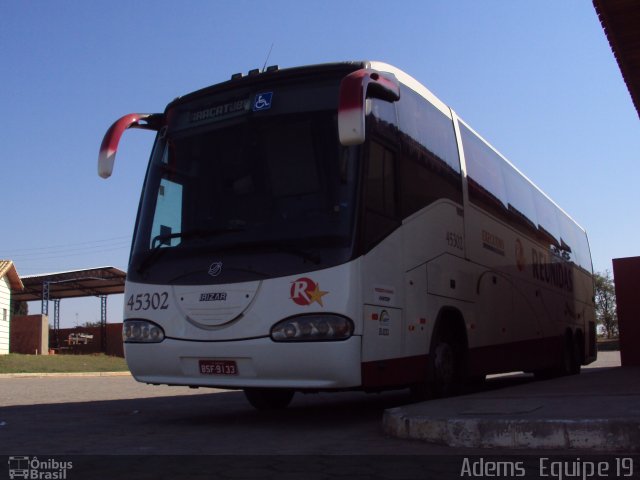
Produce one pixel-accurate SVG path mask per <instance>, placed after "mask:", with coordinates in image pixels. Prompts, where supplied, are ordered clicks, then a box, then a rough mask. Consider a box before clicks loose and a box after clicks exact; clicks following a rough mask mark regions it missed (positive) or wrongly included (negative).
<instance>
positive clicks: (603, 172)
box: [0, 0, 640, 326]
mask: <svg viewBox="0 0 640 480" xmlns="http://www.w3.org/2000/svg"><path fill="white" fill-rule="evenodd" d="M272 44H273V51H272V53H271V57H270V59H269V64H278V65H280V66H281V67H291V66H296V65H304V64H313V63H322V62H329V61H337V60H360V59H375V60H382V61H386V62H388V63H392V64H394V65H396V66H398V67H400V68H402V69H403V70H405V71H407V72H408V73H410V74H411V75H413V76H414V77H415V78H417V79H418V80H420V81H421V82H422V83H423V84H425V85H426V86H427V87H428V88H429V89H431V90H432V91H433V92H434V93H435V94H436V95H437V96H438V97H439V98H440V99H441V100H443V101H444V102H445V103H447V104H448V105H450V106H452V107H453V108H454V109H455V110H456V111H457V113H458V114H459V115H460V116H461V117H462V118H464V119H465V120H466V121H467V122H468V123H470V124H471V125H472V126H473V127H474V128H475V129H476V130H477V131H478V132H480V133H481V134H482V135H483V136H484V137H485V138H487V139H488V140H489V141H490V142H491V143H492V144H493V145H494V146H495V147H496V148H497V149H498V150H500V151H501V152H502V153H503V154H504V155H505V156H507V157H508V158H509V159H510V160H511V161H512V162H513V163H515V164H516V165H517V166H518V167H519V168H520V169H521V170H522V171H523V172H524V173H525V174H527V175H528V176H529V177H530V178H531V179H532V180H533V181H534V182H535V183H537V184H538V185H539V186H540V187H541V188H542V189H543V190H544V191H546V192H547V193H548V194H549V195H550V196H551V197H552V198H553V199H554V200H555V201H556V202H557V203H558V204H559V205H560V206H562V207H563V208H564V209H565V210H566V211H567V212H568V213H569V214H571V215H572V216H573V217H574V218H575V219H576V220H577V221H578V222H579V223H580V224H581V225H583V226H584V227H585V228H586V229H587V231H588V233H589V235H590V242H591V249H592V255H593V262H594V267H595V269H596V270H598V271H602V270H605V269H610V268H611V259H612V258H616V257H624V256H635V255H640V243H639V242H638V238H639V236H640V235H639V233H640V220H638V218H639V216H638V211H637V207H638V204H639V203H640V188H639V186H638V182H637V179H638V176H639V175H638V173H639V170H640V120H639V119H638V115H637V113H636V111H635V110H634V108H633V105H632V103H631V99H630V97H629V94H628V91H627V89H626V86H625V85H624V82H623V81H622V77H621V75H620V72H619V69H618V66H617V64H616V63H615V60H614V57H613V55H612V53H611V50H610V48H609V45H608V43H607V41H606V38H605V36H604V33H603V31H602V28H601V26H600V23H599V22H598V19H597V16H596V14H595V11H594V9H593V6H592V4H591V2H590V1H588V0H580V1H578V0H563V1H557V0H536V1H529V2H513V1H507V0H501V1H498V0H484V1H478V0H465V1H456V0H452V1H446V2H445V1H440V0H416V1H402V0H399V1H398V2H388V1H377V0H368V1H354V0H316V1H308V0H305V1H300V0H293V1H279V0H270V1H268V2H267V1H263V2H258V1H241V0H233V1H181V2H174V1H171V2H170V1H136V2H130V1H113V2H80V1H76V2H71V1H56V2H50V1H9V0H0V68H1V71H2V76H1V78H2V80H1V82H0V85H1V86H2V88H0V109H1V110H0V111H1V115H0V145H1V146H2V160H1V166H2V167H1V168H2V169H1V170H0V172H1V173H0V179H1V181H0V205H2V217H1V218H2V223H1V224H0V225H1V226H2V235H0V258H9V259H13V260H14V261H15V263H16V266H17V269H18V272H19V273H20V274H21V275H29V274H36V273H45V272H53V271H63V270H71V269H76V268H85V267H93V266H102V265H114V266H117V267H120V268H122V269H126V263H127V257H128V250H129V238H130V236H131V232H132V227H133V222H134V217H135V212H136V207H137V202H138V198H139V192H140V187H141V184H142V180H143V175H144V171H145V167H146V162H147V159H148V151H149V149H150V146H151V143H152V139H153V135H152V134H151V133H150V132H144V131H130V132H127V134H126V135H125V137H124V139H123V142H122V143H121V149H120V152H119V156H118V158H117V161H116V167H115V171H114V175H113V177H112V178H111V179H109V180H108V181H104V180H102V179H100V178H99V177H98V176H97V174H96V161H97V153H98V147H99V145H100V142H101V140H102V136H103V134H104V132H105V130H106V129H107V127H108V126H109V125H110V124H111V123H112V122H113V121H114V120H115V119H116V118H118V117H120V116H121V115H123V114H125V113H130V112H156V111H162V110H163V109H164V107H165V105H166V104H167V103H168V102H169V101H170V100H172V99H173V98H174V97H176V96H178V95H182V94H184V93H187V92H189V91H192V90H194V89H197V88H200V87H204V86H207V85H210V84H213V83H217V82H219V81H223V80H226V79H228V78H229V76H230V75H231V74H232V73H235V72H247V71H248V70H250V69H252V68H256V67H261V66H262V65H263V63H264V61H265V58H266V55H267V52H268V51H269V48H270V47H271V45H272ZM30 309H31V311H32V312H35V313H38V312H39V310H40V306H39V304H31V305H30ZM121 310H122V296H119V297H113V298H111V299H110V303H109V321H110V322H117V321H120V320H121ZM61 312H62V325H63V326H72V325H74V324H75V322H76V319H78V321H79V322H80V323H83V322H85V321H95V320H97V319H99V315H100V313H99V301H98V300H97V299H93V298H92V299H89V300H66V301H63V302H62V309H61Z"/></svg>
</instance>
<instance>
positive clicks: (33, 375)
mask: <svg viewBox="0 0 640 480" xmlns="http://www.w3.org/2000/svg"><path fill="white" fill-rule="evenodd" d="M130 375H131V372H56V373H2V374H0V378H41V377H126V376H130Z"/></svg>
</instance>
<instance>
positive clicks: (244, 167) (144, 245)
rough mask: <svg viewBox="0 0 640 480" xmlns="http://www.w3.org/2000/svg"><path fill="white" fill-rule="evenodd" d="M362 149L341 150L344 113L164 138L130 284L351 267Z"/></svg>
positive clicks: (271, 119)
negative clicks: (219, 269) (214, 268)
mask: <svg viewBox="0 0 640 480" xmlns="http://www.w3.org/2000/svg"><path fill="white" fill-rule="evenodd" d="M356 150H357V149H355V148H353V147H352V148H350V149H349V148H345V147H342V146H340V144H339V142H338V135H337V120H336V113H335V111H314V112H303V113H300V112H298V113H289V114H284V115H270V116H262V117H260V116H252V117H249V116H247V117H246V118H241V119H240V120H236V121H234V122H232V123H231V124H229V122H226V123H225V124H224V125H220V126H218V125H215V124H214V125H213V126H209V127H208V128H205V129H203V128H202V127H201V128H199V129H193V131H189V130H187V131H178V132H176V133H175V134H172V133H171V130H169V132H168V133H167V132H164V133H162V134H160V135H159V138H158V141H157V144H156V147H155V151H154V153H153V154H152V159H151V162H150V166H149V171H148V173H147V179H146V183H145V187H144V190H143V194H142V201H141V207H140V213H139V215H138V222H137V227H136V235H135V239H134V246H133V250H132V256H131V265H130V269H129V272H130V278H131V277H134V278H131V279H132V280H135V277H138V276H140V279H141V280H142V279H143V280H144V281H145V282H147V283H175V284H198V283H209V284H212V283H228V282H230V281H233V282H238V281H249V280H255V279H264V278H269V277H275V276H282V275H288V274H295V273H298V272H302V271H309V270H315V269H320V268H326V267H328V266H332V265H336V264H339V263H343V262H345V261H347V260H349V259H350V255H351V253H350V252H351V245H352V232H353V224H354V211H355V206H354V203H355V199H356V194H355V191H356V177H357V175H356V172H357V169H356V163H357V155H356V154H355V152H356ZM212 262H223V263H224V264H225V267H223V271H224V272H225V275H221V276H220V277H218V276H212V275H211V274H210V273H209V274H208V271H209V266H210V264H212Z"/></svg>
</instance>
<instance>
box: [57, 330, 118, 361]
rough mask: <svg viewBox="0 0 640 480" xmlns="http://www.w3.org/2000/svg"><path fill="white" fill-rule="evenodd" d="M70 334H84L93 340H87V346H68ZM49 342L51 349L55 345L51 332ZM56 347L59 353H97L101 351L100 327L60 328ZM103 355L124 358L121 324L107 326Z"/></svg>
mask: <svg viewBox="0 0 640 480" xmlns="http://www.w3.org/2000/svg"><path fill="white" fill-rule="evenodd" d="M72 333H85V334H88V335H93V338H92V339H91V340H89V342H88V343H87V345H83V344H80V345H70V344H69V342H68V340H69V335H70V334H72ZM49 342H50V344H51V348H53V347H54V345H55V335H54V333H53V330H52V331H51V335H50V338H49ZM58 345H59V347H60V349H59V350H58V352H59V353H74V354H82V353H99V352H101V351H102V329H101V328H100V327H75V328H61V329H60V330H59V332H58ZM105 353H106V354H107V355H113V356H116V357H124V348H123V344H122V323H108V324H107V350H106V352H105Z"/></svg>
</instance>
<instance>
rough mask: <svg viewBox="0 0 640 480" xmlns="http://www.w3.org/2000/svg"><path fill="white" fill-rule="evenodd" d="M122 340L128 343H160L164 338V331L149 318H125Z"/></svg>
mask: <svg viewBox="0 0 640 480" xmlns="http://www.w3.org/2000/svg"><path fill="white" fill-rule="evenodd" d="M122 340H123V341H124V342H127V343H159V342H161V341H163V340H164V331H163V330H162V328H161V327H160V326H159V325H156V324H155V323H153V322H150V321H148V320H125V322H124V325H123V326H122Z"/></svg>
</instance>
